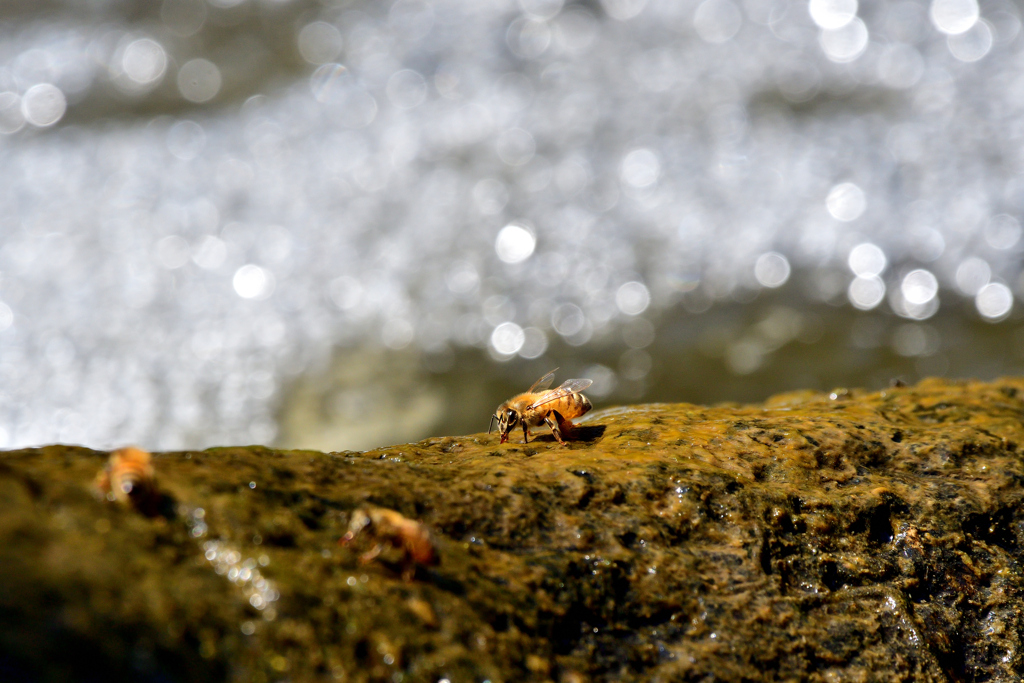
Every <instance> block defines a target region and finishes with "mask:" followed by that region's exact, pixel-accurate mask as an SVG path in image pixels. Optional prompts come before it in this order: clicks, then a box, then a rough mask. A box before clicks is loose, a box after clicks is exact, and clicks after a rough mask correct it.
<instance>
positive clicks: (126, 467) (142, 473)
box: [96, 446, 159, 515]
mask: <svg viewBox="0 0 1024 683" xmlns="http://www.w3.org/2000/svg"><path fill="white" fill-rule="evenodd" d="M152 460H153V458H152V456H151V455H150V454H149V453H148V452H146V451H144V450H142V449H141V448H135V447H134V446H128V447H126V448H120V449H118V450H116V451H114V452H113V453H111V454H110V459H109V460H108V461H107V464H106V466H105V467H104V468H103V469H102V470H100V472H99V474H98V475H96V489H97V490H98V491H99V492H100V494H102V495H103V496H105V497H106V498H107V500H110V501H117V502H119V503H124V504H126V505H132V506H133V507H135V509H136V510H138V511H139V512H142V513H143V514H147V515H152V514H155V513H156V506H157V504H158V502H159V496H158V494H157V490H156V482H155V480H154V472H153V462H152Z"/></svg>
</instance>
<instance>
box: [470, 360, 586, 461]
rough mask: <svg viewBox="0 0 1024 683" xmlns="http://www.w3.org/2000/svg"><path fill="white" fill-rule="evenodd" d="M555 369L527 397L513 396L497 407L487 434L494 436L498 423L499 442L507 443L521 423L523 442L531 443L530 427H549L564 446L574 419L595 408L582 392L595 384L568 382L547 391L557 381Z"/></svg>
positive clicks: (535, 383)
mask: <svg viewBox="0 0 1024 683" xmlns="http://www.w3.org/2000/svg"><path fill="white" fill-rule="evenodd" d="M556 370H558V368H555V369H554V370H552V371H551V372H549V373H548V374H546V375H544V376H543V377H541V378H540V379H539V380H537V381H536V382H534V383H533V386H532V387H530V388H529V389H528V390H527V391H526V393H525V394H519V395H518V396H513V397H512V398H510V399H509V400H507V401H505V402H504V403H502V404H501V405H500V406H498V410H497V411H496V412H495V413H494V415H491V424H490V425H489V426H488V427H487V433H488V434H490V433H491V427H493V426H494V421H495V420H497V421H498V433H499V434H501V442H500V443H505V442H506V441H508V433H509V432H510V431H512V428H513V427H515V426H516V425H517V424H522V425H523V443H528V442H529V440H530V439H529V436H528V432H529V428H530V427H539V426H541V425H542V424H546V425H547V426H548V427H550V428H551V433H552V434H554V435H555V438H556V439H558V443H560V444H562V445H563V446H564V445H565V440H564V439H563V438H562V437H563V436H564V435H568V434H569V433H570V432H571V431H572V419H573V418H574V417H580V416H581V415H583V414H584V413H586V412H587V411H588V410H590V409H591V408H592V407H593V406H592V405H591V404H590V400H589V399H588V398H587V397H586V396H584V395H583V394H581V393H580V392H581V391H583V390H584V389H586V388H587V387H589V386H590V385H591V384H593V383H594V382H593V380H589V379H567V380H565V381H564V382H562V385H561V386H560V387H558V388H557V389H551V390H547V388H548V387H549V386H551V382H552V380H554V378H555V371H556Z"/></svg>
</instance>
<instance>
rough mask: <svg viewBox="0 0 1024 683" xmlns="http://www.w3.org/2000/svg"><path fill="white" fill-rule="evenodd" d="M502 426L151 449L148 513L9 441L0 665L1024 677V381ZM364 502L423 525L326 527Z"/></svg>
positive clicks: (184, 677) (18, 676) (511, 676)
mask: <svg viewBox="0 0 1024 683" xmlns="http://www.w3.org/2000/svg"><path fill="white" fill-rule="evenodd" d="M517 441H518V439H514V440H513V442H511V443H507V444H502V445H499V444H498V440H497V436H496V435H490V436H487V435H480V434H478V435H471V436H465V437H447V438H437V439H430V440H427V441H423V442H420V443H415V444H408V445H396V446H390V447H387V448H380V449H376V450H372V451H367V452H361V453H356V452H344V453H319V452H308V451H301V452H299V451H274V450H270V449H266V448H261V447H248V448H242V447H239V448H217V449H210V450H206V451H193V452H179V453H159V454H154V457H153V460H152V464H153V467H154V469H155V473H156V474H155V483H156V487H157V490H158V491H159V496H160V498H159V500H156V501H150V504H149V505H147V506H133V505H131V504H124V503H121V502H113V501H110V500H108V499H106V498H104V497H102V496H100V495H99V494H98V493H97V492H96V491H95V486H94V481H95V480H96V476H97V472H99V471H100V470H101V469H102V468H103V466H104V463H105V462H107V458H108V456H109V454H108V453H102V452H97V451H91V450H87V449H83V448H73V447H66V446H51V447H46V448H39V449H29V450H21V451H8V452H2V453H0V680H28V681H32V680H38V681H88V680H101V679H102V680H107V681H109V680H132V681H286V680H287V681H336V680H342V681H392V682H395V683H400V682H401V681H438V680H440V679H448V680H449V681H452V682H461V681H484V680H488V681H491V682H492V683H497V682H499V681H548V680H552V681H567V682H568V681H573V682H575V681H588V680H593V681H797V680H800V681H820V682H822V683H824V682H826V681H828V682H831V681H879V680H885V681H936V682H938V681H1007V682H1008V681H1019V680H1021V679H1022V677H1024V652H1022V650H1021V634H1022V633H1024V616H1022V615H1024V574H1022V570H1021V560H1022V558H1024V554H1022V553H1024V512H1022V506H1021V500H1022V497H1024V456H1022V453H1021V450H1020V444H1021V443H1022V442H1024V380H1022V379H1016V378H1014V379H1002V380H997V381H994V382H990V383H982V382H947V381H938V380H929V381H925V382H923V383H921V384H920V385H918V386H915V387H900V388H892V389H889V390H886V391H883V392H876V393H867V392H860V391H846V390H837V391H835V392H832V393H831V394H819V393H813V392H801V393H794V394H787V395H782V396H778V397H775V398H772V399H770V400H768V401H766V402H765V403H764V404H760V405H752V406H734V405H725V406H717V407H698V406H692V405H685V404H672V405H669V404H658V405H642V406H634V407H624V408H615V409H609V410H603V411H601V410H599V411H597V412H595V413H593V414H591V415H588V416H587V419H586V420H585V421H584V424H583V425H581V426H580V427H579V428H578V429H577V430H576V432H575V440H574V441H573V442H572V443H570V445H569V446H567V447H561V446H559V445H558V444H557V443H555V442H554V440H553V439H552V438H551V437H550V436H541V435H538V436H537V437H536V440H532V441H531V442H530V443H529V444H525V445H524V444H522V443H517ZM374 508H384V509H387V510H393V511H395V512H397V513H399V514H400V515H401V516H402V517H404V518H405V519H407V520H410V521H411V522H412V523H413V524H414V525H422V529H421V530H422V531H423V532H424V533H425V534H428V536H415V542H416V543H418V544H420V545H412V542H411V541H410V545H409V546H408V547H405V548H403V547H402V545H401V540H400V539H401V538H402V537H401V534H400V533H399V532H395V531H393V530H392V536H393V537H388V536H387V534H384V535H383V536H381V535H378V536H374V534H373V532H372V529H368V530H366V531H361V532H359V533H358V534H355V535H354V540H352V541H351V542H346V544H345V545H339V540H340V539H342V538H343V537H344V535H345V534H346V531H348V530H349V525H350V522H351V520H352V518H353V513H354V511H355V510H357V509H363V510H368V509H374ZM140 510H142V511H143V512H145V513H146V514H143V512H140ZM389 519H392V518H390V517H389ZM394 519H395V520H398V522H396V524H395V526H394V528H395V529H399V530H402V529H405V527H403V526H402V523H401V521H400V518H397V517H395V518H394ZM408 528H409V529H412V530H413V531H415V530H417V529H419V527H417V526H411V527H408ZM394 534H398V535H397V536H394ZM423 538H429V539H430V543H432V544H433V547H434V550H435V551H436V555H437V559H438V560H439V563H438V564H436V565H433V564H430V563H424V564H421V565H417V564H415V563H414V562H413V561H412V560H410V557H420V556H425V555H424V551H423V547H422V542H423ZM395 539H399V540H395ZM381 540H383V541H384V542H383V543H382V544H380V547H377V546H378V541H381ZM378 550H379V551H380V553H379V554H378V555H377V556H376V557H374V558H373V559H369V560H368V561H366V560H367V558H368V557H369V555H372V554H373V552H374V551H378ZM410 562H413V564H412V567H411V569H410ZM403 574H404V575H406V576H408V577H410V580H406V579H405V578H403Z"/></svg>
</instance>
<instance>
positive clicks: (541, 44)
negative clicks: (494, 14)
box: [505, 17, 551, 59]
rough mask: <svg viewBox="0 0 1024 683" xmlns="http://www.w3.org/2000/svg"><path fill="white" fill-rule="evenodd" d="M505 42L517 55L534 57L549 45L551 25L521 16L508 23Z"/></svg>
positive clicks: (525, 57) (528, 57)
mask: <svg viewBox="0 0 1024 683" xmlns="http://www.w3.org/2000/svg"><path fill="white" fill-rule="evenodd" d="M505 42H506V43H507V44H508V47H509V49H510V50H512V52H513V53H514V54H515V55H516V56H517V57H521V58H523V59H536V58H537V57H540V56H541V55H542V54H544V52H545V51H546V50H547V49H548V46H549V45H551V27H550V26H548V23H547V22H546V21H538V20H536V19H531V18H528V17H521V18H519V19H516V20H515V21H513V22H512V23H511V24H510V25H509V27H508V32H507V33H506V34H505Z"/></svg>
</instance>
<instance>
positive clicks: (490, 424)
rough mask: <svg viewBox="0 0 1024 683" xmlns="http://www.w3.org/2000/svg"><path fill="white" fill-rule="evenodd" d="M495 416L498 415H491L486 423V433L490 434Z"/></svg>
mask: <svg viewBox="0 0 1024 683" xmlns="http://www.w3.org/2000/svg"><path fill="white" fill-rule="evenodd" d="M497 417H498V416H497V415H491V421H490V422H488V423H487V433H488V434H490V433H491V429H493V428H494V420H495V418H497Z"/></svg>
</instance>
